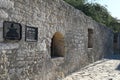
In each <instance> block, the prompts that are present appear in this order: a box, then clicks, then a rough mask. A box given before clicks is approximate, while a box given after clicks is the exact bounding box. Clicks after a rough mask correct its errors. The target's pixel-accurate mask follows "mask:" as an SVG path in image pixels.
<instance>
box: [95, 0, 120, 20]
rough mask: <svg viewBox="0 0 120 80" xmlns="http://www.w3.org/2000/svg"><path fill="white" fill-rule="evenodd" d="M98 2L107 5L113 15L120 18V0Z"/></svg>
mask: <svg viewBox="0 0 120 80" xmlns="http://www.w3.org/2000/svg"><path fill="white" fill-rule="evenodd" d="M96 2H97V3H100V4H101V5H103V6H105V7H106V8H107V9H108V12H110V14H111V15H112V16H113V17H115V18H117V19H120V0H96Z"/></svg>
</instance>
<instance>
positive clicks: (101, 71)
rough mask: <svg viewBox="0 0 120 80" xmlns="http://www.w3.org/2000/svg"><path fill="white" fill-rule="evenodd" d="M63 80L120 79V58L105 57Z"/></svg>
mask: <svg viewBox="0 0 120 80" xmlns="http://www.w3.org/2000/svg"><path fill="white" fill-rule="evenodd" d="M63 80H120V59H103V60H100V61H97V62H95V63H93V64H90V65H88V66H87V67H85V68H83V69H82V70H80V71H79V72H76V73H73V74H71V75H69V76H67V77H66V78H64V79H63Z"/></svg>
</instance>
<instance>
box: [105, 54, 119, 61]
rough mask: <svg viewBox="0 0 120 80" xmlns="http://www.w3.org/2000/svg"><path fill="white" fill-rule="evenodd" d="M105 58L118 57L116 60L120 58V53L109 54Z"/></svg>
mask: <svg viewBox="0 0 120 80" xmlns="http://www.w3.org/2000/svg"><path fill="white" fill-rule="evenodd" d="M104 58H105V59H116V60H120V54H111V55H108V56H106V57H104Z"/></svg>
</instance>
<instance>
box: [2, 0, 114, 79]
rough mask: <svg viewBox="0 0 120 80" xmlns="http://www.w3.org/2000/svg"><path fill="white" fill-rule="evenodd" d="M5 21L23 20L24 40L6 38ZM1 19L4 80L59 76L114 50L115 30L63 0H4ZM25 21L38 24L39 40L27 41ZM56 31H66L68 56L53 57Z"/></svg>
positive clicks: (26, 23) (66, 52) (65, 38)
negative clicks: (53, 42)
mask: <svg viewBox="0 0 120 80" xmlns="http://www.w3.org/2000/svg"><path fill="white" fill-rule="evenodd" d="M3 21H14V22H18V23H20V24H22V39H21V40H20V41H17V42H13V41H12V42H11V41H10V42H6V41H4V39H3V35H2V34H3ZM0 22H1V23H0V80H57V79H58V78H61V77H64V76H65V75H68V74H70V73H72V72H74V71H77V70H78V69H80V68H82V67H84V66H85V65H87V64H89V63H91V62H94V61H96V60H99V59H101V58H102V57H104V55H105V54H111V53H112V43H113V38H112V37H113V34H112V31H111V30H110V29H108V28H106V27H104V26H102V25H100V24H98V23H96V22H95V21H93V20H92V19H91V18H89V17H87V16H86V15H84V14H83V13H82V12H81V11H79V10H76V9H74V8H73V7H71V6H70V5H68V4H67V3H65V2H64V1H62V0H1V2H0ZM25 25H28V26H33V27H38V41H37V42H27V41H25ZM88 28H90V29H93V48H88ZM55 32H60V33H61V34H63V35H64V40H65V56H64V57H58V58H51V55H50V54H51V51H50V50H51V42H52V37H53V36H54V34H55Z"/></svg>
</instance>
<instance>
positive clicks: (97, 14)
mask: <svg viewBox="0 0 120 80" xmlns="http://www.w3.org/2000/svg"><path fill="white" fill-rule="evenodd" d="M64 1H66V2H67V3H69V4H70V5H72V6H74V7H75V8H77V9H79V10H82V11H83V12H84V13H85V14H86V15H87V16H90V17H92V18H93V19H94V20H95V21H97V22H99V23H101V24H103V25H106V26H107V27H109V28H111V29H112V30H113V31H114V32H119V31H120V23H118V21H117V19H116V18H114V17H112V16H111V14H110V13H109V12H108V10H107V9H106V7H104V6H101V5H100V4H98V3H88V2H87V0H64Z"/></svg>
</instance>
